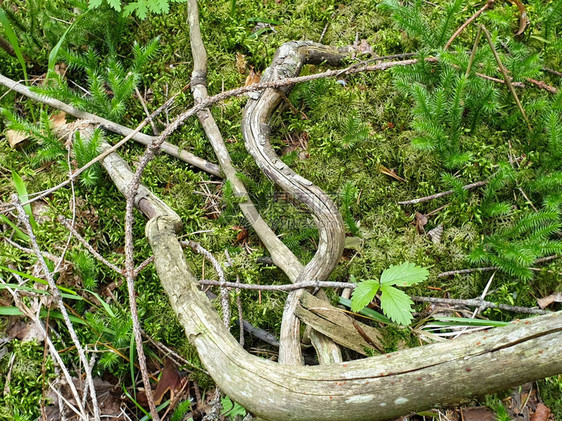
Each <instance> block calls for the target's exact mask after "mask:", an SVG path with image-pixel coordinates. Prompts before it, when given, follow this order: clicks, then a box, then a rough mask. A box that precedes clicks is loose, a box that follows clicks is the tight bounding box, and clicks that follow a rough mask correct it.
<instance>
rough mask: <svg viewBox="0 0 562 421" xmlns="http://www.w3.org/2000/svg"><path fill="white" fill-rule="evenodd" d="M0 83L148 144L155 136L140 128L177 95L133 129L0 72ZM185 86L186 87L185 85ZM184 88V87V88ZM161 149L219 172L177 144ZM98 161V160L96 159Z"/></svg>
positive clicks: (31, 97) (207, 169)
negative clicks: (37, 90)
mask: <svg viewBox="0 0 562 421" xmlns="http://www.w3.org/2000/svg"><path fill="white" fill-rule="evenodd" d="M0 84H1V85H4V86H6V87H7V88H9V89H10V90H13V91H15V92H17V93H19V94H21V95H24V96H26V97H28V98H30V99H32V100H34V101H37V102H40V103H42V104H46V105H49V106H50V107H53V108H56V109H58V110H61V111H64V112H65V113H67V114H70V115H72V116H74V117H76V118H79V119H82V120H89V121H92V122H95V123H96V124H99V125H100V126H101V127H103V128H104V129H106V130H109V131H111V132H113V133H117V134H120V135H122V136H126V139H127V140H129V139H133V140H135V141H137V142H139V143H142V144H143V145H146V146H148V145H149V144H151V143H152V142H153V141H154V139H155V137H154V136H149V135H146V134H144V133H140V130H141V129H142V128H143V127H144V126H146V125H147V124H148V122H149V121H151V120H152V119H154V118H155V117H156V116H157V115H158V114H160V113H161V112H162V111H164V110H165V109H167V108H168V107H170V106H171V105H172V103H173V101H174V100H175V98H176V96H177V95H174V96H173V97H172V98H170V99H169V100H168V101H166V103H165V104H164V105H163V106H162V107H160V108H158V109H157V110H156V111H154V112H153V113H152V114H150V115H149V116H148V117H147V118H145V119H144V120H143V121H142V122H141V124H140V125H139V126H138V127H137V128H136V129H134V130H132V129H130V128H128V127H125V126H122V125H120V124H117V123H114V122H113V121H110V120H107V119H105V118H102V117H99V116H97V115H95V114H91V113H88V112H86V111H82V110H79V109H78V108H74V107H72V106H70V105H68V104H65V103H64V102H62V101H59V100H57V99H54V98H49V97H46V96H43V95H39V94H37V93H35V92H33V91H32V90H31V89H29V88H28V87H27V86H25V85H23V84H21V83H18V82H16V81H14V80H12V79H9V78H7V77H5V76H4V75H1V74H0ZM186 88H187V87H186ZM184 89H185V88H184ZM162 150H163V151H164V152H166V153H167V154H169V155H171V156H173V157H175V158H178V159H181V160H182V161H185V162H187V163H189V164H191V165H193V166H194V167H197V168H200V169H202V170H204V171H207V172H209V173H211V174H213V175H216V176H218V175H219V174H220V173H219V171H218V167H217V166H216V165H215V164H212V163H210V162H208V161H206V160H204V159H202V158H199V157H198V156H195V155H193V154H192V153H189V152H187V151H185V150H180V149H179V148H178V147H177V146H175V145H172V144H171V143H167V142H165V143H164V144H163V145H162ZM96 162H98V161H96Z"/></svg>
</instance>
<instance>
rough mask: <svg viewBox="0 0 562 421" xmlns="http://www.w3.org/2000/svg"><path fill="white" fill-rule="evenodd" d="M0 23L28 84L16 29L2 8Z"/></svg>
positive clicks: (0, 9) (0, 10)
mask: <svg viewBox="0 0 562 421" xmlns="http://www.w3.org/2000/svg"><path fill="white" fill-rule="evenodd" d="M0 23H1V24H2V26H3V27H4V32H5V33H6V37H7V38H8V41H9V42H10V44H11V46H12V48H13V49H14V53H15V54H16V57H17V59H18V61H19V63H20V66H21V69H22V71H23V78H24V79H25V82H26V83H27V65H26V64H25V60H24V58H23V54H22V53H21V49H20V44H19V41H18V37H17V36H16V33H15V32H14V29H13V28H12V25H11V24H10V21H9V19H8V17H7V16H6V13H4V10H3V9H2V8H1V7H0Z"/></svg>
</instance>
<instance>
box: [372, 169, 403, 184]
mask: <svg viewBox="0 0 562 421" xmlns="http://www.w3.org/2000/svg"><path fill="white" fill-rule="evenodd" d="M379 172H381V173H383V174H386V175H388V176H389V177H392V178H394V179H395V180H398V181H403V182H404V183H405V182H406V180H404V179H403V178H402V177H400V176H399V175H398V174H396V173H395V172H394V170H391V169H388V168H386V167H385V166H384V165H379Z"/></svg>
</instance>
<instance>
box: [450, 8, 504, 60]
mask: <svg viewBox="0 0 562 421" xmlns="http://www.w3.org/2000/svg"><path fill="white" fill-rule="evenodd" d="M494 2H495V0H488V1H487V2H486V4H485V5H484V6H482V7H481V8H480V9H479V10H478V11H477V12H476V13H474V14H473V15H472V16H471V17H469V18H468V19H467V20H466V22H465V23H463V24H462V25H461V26H460V27H459V29H457V30H456V31H455V33H454V34H453V35H452V36H451V38H449V41H447V43H446V44H445V50H448V49H449V47H450V46H451V44H452V43H453V41H454V40H455V38H456V37H458V36H459V35H460V34H461V33H462V31H464V30H465V29H466V27H467V26H468V25H470V24H471V23H472V22H473V21H474V20H475V19H476V18H477V17H478V16H480V15H481V14H482V13H484V12H485V11H486V9H489V8H490V6H492V5H493V4H494Z"/></svg>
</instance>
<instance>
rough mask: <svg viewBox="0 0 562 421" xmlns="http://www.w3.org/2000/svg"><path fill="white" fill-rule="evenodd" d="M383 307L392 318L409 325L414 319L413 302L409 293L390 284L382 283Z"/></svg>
mask: <svg viewBox="0 0 562 421" xmlns="http://www.w3.org/2000/svg"><path fill="white" fill-rule="evenodd" d="M381 292H382V294H381V307H382V310H383V311H384V313H385V314H386V315H387V316H388V317H390V319H391V320H392V321H393V322H395V323H397V324H400V325H404V326H407V325H409V324H410V322H411V321H412V319H413V317H412V304H414V302H413V301H412V300H411V299H410V297H409V296H408V294H406V293H405V292H404V291H401V290H399V289H398V288H394V287H393V286H390V285H388V284H385V285H381Z"/></svg>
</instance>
